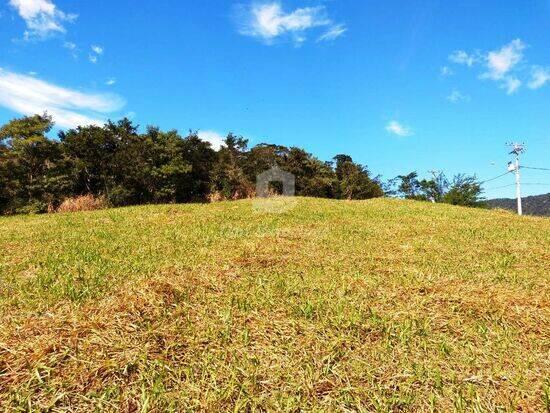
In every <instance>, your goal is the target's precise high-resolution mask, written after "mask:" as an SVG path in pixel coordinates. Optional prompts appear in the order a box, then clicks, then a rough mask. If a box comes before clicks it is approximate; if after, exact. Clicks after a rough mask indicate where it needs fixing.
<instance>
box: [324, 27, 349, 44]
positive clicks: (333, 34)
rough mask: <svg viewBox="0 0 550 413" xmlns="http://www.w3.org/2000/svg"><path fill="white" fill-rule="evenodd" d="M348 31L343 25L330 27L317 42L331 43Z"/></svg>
mask: <svg viewBox="0 0 550 413" xmlns="http://www.w3.org/2000/svg"><path fill="white" fill-rule="evenodd" d="M347 31H348V29H347V27H346V26H345V25H343V24H337V25H335V26H332V27H331V28H330V29H328V30H327V31H326V32H325V33H323V34H322V35H321V36H319V38H318V39H317V40H318V41H320V42H322V41H331V40H335V39H337V38H339V37H340V36H342V35H343V34H344V33H345V32H347Z"/></svg>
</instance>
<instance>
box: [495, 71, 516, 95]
mask: <svg viewBox="0 0 550 413" xmlns="http://www.w3.org/2000/svg"><path fill="white" fill-rule="evenodd" d="M520 86H521V80H519V79H518V78H517V77H514V76H507V77H505V78H504V79H502V83H501V84H500V88H501V89H505V90H506V94H507V95H513V94H514V93H516V92H517V91H518V89H519V87H520Z"/></svg>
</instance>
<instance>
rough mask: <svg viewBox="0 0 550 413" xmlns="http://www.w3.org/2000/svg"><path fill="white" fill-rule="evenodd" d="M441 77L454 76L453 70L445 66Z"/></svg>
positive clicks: (441, 71)
mask: <svg viewBox="0 0 550 413" xmlns="http://www.w3.org/2000/svg"><path fill="white" fill-rule="evenodd" d="M440 73H441V76H443V77H449V76H452V75H454V72H453V70H452V69H451V68H450V67H449V66H443V67H442V68H441V70H440Z"/></svg>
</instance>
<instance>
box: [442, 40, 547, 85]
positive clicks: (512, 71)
mask: <svg viewBox="0 0 550 413" xmlns="http://www.w3.org/2000/svg"><path fill="white" fill-rule="evenodd" d="M525 49H527V45H526V44H525V43H524V42H523V41H522V40H521V39H514V40H512V41H511V42H509V43H508V44H505V45H504V46H502V47H500V48H498V49H495V50H491V51H488V52H486V53H481V52H475V53H472V54H469V53H467V52H465V51H463V50H457V51H455V52H453V53H452V54H451V55H449V60H450V61H452V62H454V63H457V64H464V65H466V66H469V67H471V66H474V65H478V66H480V67H483V68H484V71H483V72H482V73H481V74H480V76H479V78H480V79H485V80H492V81H494V82H496V83H497V84H498V87H499V88H501V89H504V90H505V91H506V93H507V94H508V95H512V94H514V93H516V92H517V91H518V90H519V89H520V88H521V86H522V85H523V84H524V83H525V82H526V81H527V80H528V79H527V76H526V74H525V72H526V69H528V68H529V66H526V65H525V64H524V51H525ZM547 82H550V69H548V68H544V67H542V66H537V65H535V66H531V77H530V80H529V83H528V84H527V86H528V87H529V88H530V89H538V88H540V87H542V86H544V85H545V84H546V83H547Z"/></svg>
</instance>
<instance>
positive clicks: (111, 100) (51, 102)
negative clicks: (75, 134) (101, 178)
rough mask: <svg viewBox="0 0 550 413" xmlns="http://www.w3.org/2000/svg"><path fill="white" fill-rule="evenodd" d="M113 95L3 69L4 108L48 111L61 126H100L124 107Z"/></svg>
mask: <svg viewBox="0 0 550 413" xmlns="http://www.w3.org/2000/svg"><path fill="white" fill-rule="evenodd" d="M124 103H125V102H124V100H123V99H122V98H120V97H118V96H116V95H113V94H97V93H83V92H79V91H76V90H72V89H68V88H64V87H61V86H57V85H54V84H52V83H48V82H46V81H43V80H40V79H37V78H35V77H31V76H27V75H22V74H18V73H14V72H9V71H6V70H3V69H0V105H1V106H4V107H6V108H8V109H11V110H13V111H14V112H17V113H20V114H22V115H33V114H36V113H42V112H44V111H47V112H48V113H49V114H50V115H52V116H53V118H54V121H55V122H56V124H57V125H59V126H61V127H69V128H72V127H75V126H78V125H90V124H96V125H100V124H102V123H103V122H104V119H103V115H106V114H109V113H113V112H115V111H117V110H119V109H120V108H122V107H123V106H124Z"/></svg>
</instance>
